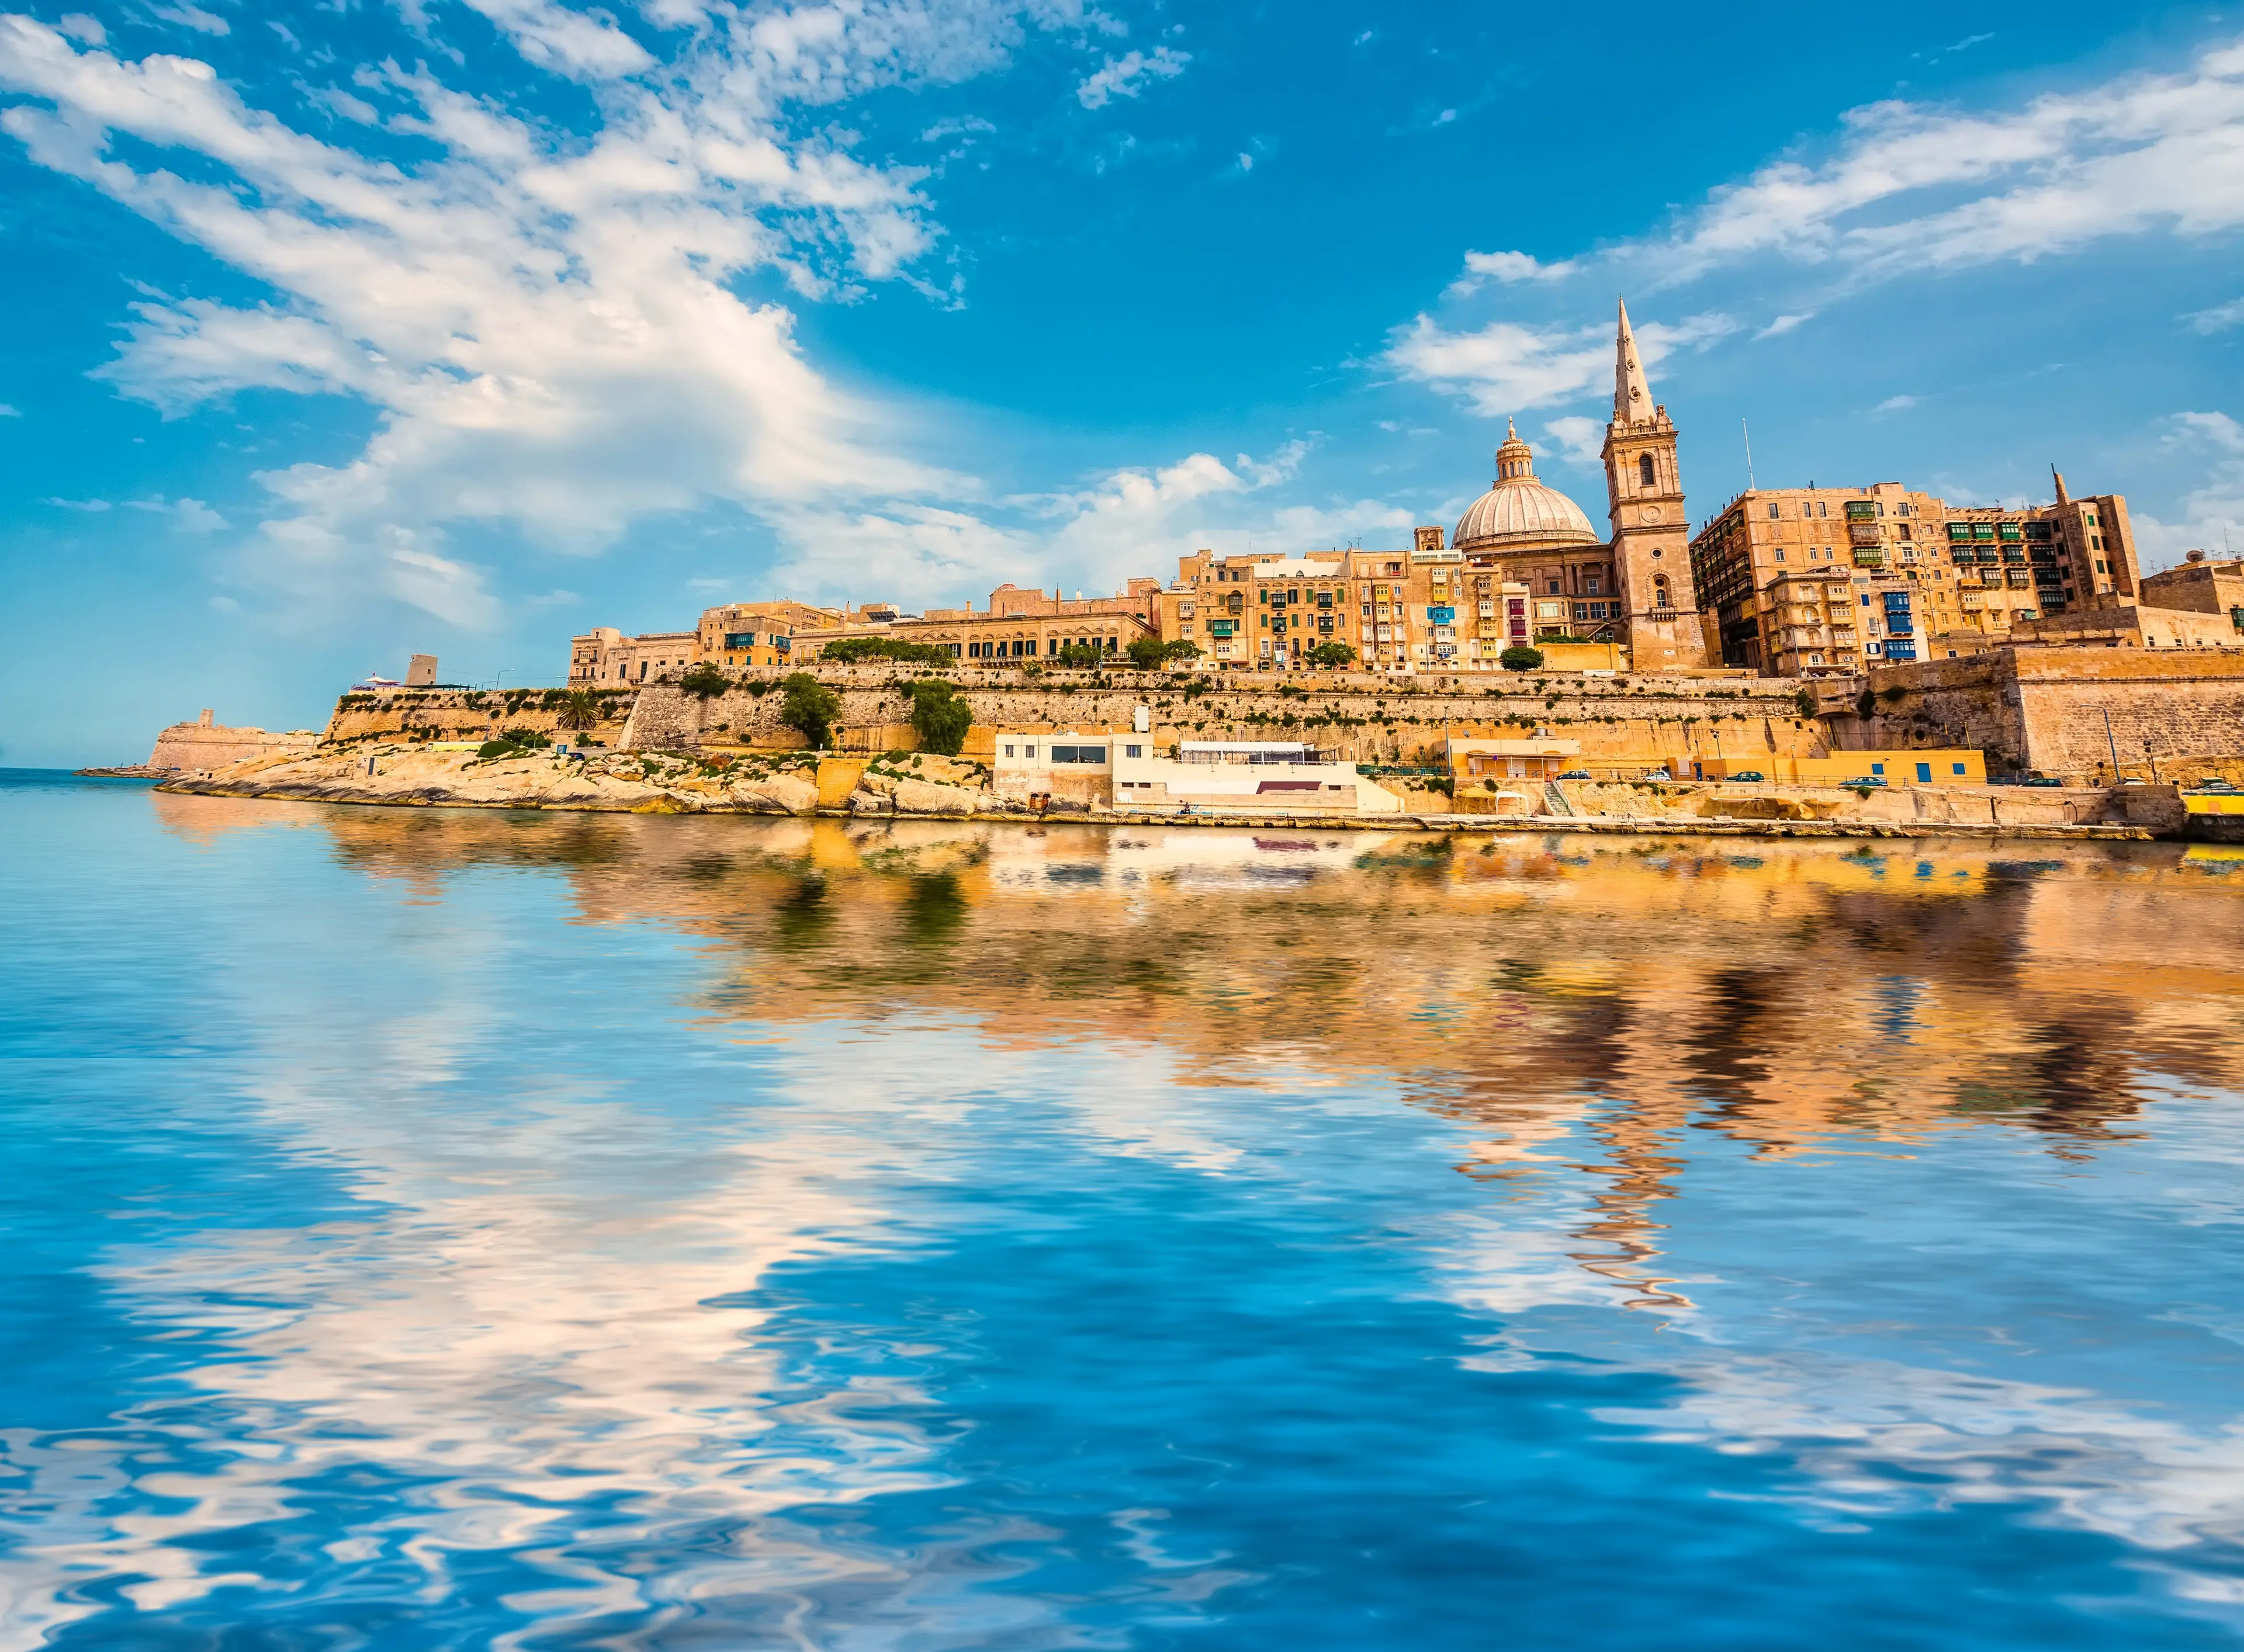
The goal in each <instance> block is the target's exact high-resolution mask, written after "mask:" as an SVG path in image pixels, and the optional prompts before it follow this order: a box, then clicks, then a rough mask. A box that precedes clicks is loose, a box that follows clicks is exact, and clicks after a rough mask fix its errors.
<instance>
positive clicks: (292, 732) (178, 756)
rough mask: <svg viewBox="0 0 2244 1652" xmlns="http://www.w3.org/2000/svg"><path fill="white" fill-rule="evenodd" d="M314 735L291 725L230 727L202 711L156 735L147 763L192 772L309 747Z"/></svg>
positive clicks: (316, 736)
mask: <svg viewBox="0 0 2244 1652" xmlns="http://www.w3.org/2000/svg"><path fill="white" fill-rule="evenodd" d="M318 739H319V736H318V735H315V734H314V733H313V732H312V731H311V730H310V729H308V728H291V729H289V730H288V731H287V732H286V733H285V734H275V733H273V732H272V731H270V730H268V729H264V728H228V727H227V726H226V724H224V723H220V722H213V721H211V714H210V713H209V712H207V711H206V712H205V713H203V714H202V716H201V718H200V720H199V721H195V722H182V723H173V724H172V726H171V727H170V728H166V729H165V730H164V731H163V732H162V733H161V734H159V735H157V736H156V745H155V748H154V749H153V750H152V751H151V752H150V753H149V754H148V767H149V768H175V769H179V770H181V771H182V772H185V773H187V774H196V773H200V772H204V771H207V770H213V769H219V768H226V766H227V765H228V764H230V763H238V762H244V761H246V760H247V759H248V758H252V757H263V756H270V755H278V754H281V753H283V752H291V751H309V750H311V749H312V748H313V746H314V743H315V742H316V741H318Z"/></svg>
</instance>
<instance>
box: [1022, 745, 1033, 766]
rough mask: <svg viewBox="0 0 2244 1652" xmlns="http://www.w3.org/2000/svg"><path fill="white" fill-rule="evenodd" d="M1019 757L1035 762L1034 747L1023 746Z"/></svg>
mask: <svg viewBox="0 0 2244 1652" xmlns="http://www.w3.org/2000/svg"><path fill="white" fill-rule="evenodd" d="M1021 755H1022V756H1024V757H1025V758H1027V759H1029V760H1030V761H1031V762H1035V761H1036V755H1037V748H1035V747H1034V746H1024V747H1022V748H1021Z"/></svg>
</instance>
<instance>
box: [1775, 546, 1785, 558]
mask: <svg viewBox="0 0 2244 1652" xmlns="http://www.w3.org/2000/svg"><path fill="white" fill-rule="evenodd" d="M1776 559H1777V560H1778V561H1779V562H1781V561H1783V560H1784V547H1783V546H1782V545H1779V546H1777V547H1776Z"/></svg>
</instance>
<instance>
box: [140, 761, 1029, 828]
mask: <svg viewBox="0 0 2244 1652" xmlns="http://www.w3.org/2000/svg"><path fill="white" fill-rule="evenodd" d="M922 762H923V766H925V765H928V764H932V765H933V766H934V767H935V770H936V773H937V774H938V775H940V778H939V779H929V780H921V779H917V778H916V777H910V776H900V775H896V774H894V773H890V772H884V771H882V770H878V769H874V770H870V771H869V770H868V768H867V766H866V765H865V764H863V763H862V762H851V763H847V764H844V765H841V766H840V767H841V768H842V772H843V775H845V776H846V777H847V778H846V779H843V783H844V784H845V785H846V784H848V783H849V782H850V781H854V782H855V790H854V791H851V792H847V793H844V794H843V796H846V797H847V804H846V807H847V808H848V812H850V813H852V814H861V815H898V814H903V815H941V816H965V815H977V814H1013V813H1017V812H1019V811H1018V810H1017V808H1016V807H1015V806H1013V805H1010V804H1004V803H1000V802H998V800H997V798H996V797H995V796H991V795H990V793H989V792H987V791H984V790H982V789H978V788H977V787H975V786H973V785H971V784H969V783H959V782H964V781H966V780H968V779H969V778H970V775H971V774H972V773H974V772H975V770H974V768H973V766H972V765H969V764H957V763H952V762H949V761H948V760H946V759H943V758H933V759H923V760H922ZM826 767H828V765H827V764H822V763H819V762H814V761H810V760H802V761H796V760H793V759H787V758H781V759H778V760H764V761H753V760H751V761H735V760H727V759H719V760H713V761H704V760H702V759H700V758H697V757H692V756H686V755H679V754H675V753H671V754H664V755H648V754H612V753H605V752H603V753H597V754H593V755H585V754H584V753H581V752H580V753H577V754H574V755H560V754H558V753H556V752H552V751H535V752H524V753H520V754H517V755H509V756H504V757H498V758H494V759H484V758H482V757H480V756H478V755H476V754H475V753H473V752H465V751H439V750H431V749H429V748H426V747H419V746H403V745H400V746H382V747H375V748H372V749H370V750H369V749H365V748H357V749H352V750H344V751H338V750H334V749H328V750H326V751H321V752H314V753H312V754H310V755H301V754H295V753H285V754H281V755H273V756H263V757H258V758H253V759H250V760H247V761H245V762H240V763H235V764H233V765H230V766H228V767H226V768H220V769H219V770H217V771H215V772H213V773H212V774H209V775H182V776H177V777H175V778H174V779H173V780H172V782H170V784H169V789H172V790H175V791H184V792H195V793H201V794H206V795H213V796H235V797H270V798H293V799H297V800H300V801H303V802H336V803H393V804H404V805H417V806H434V805H449V806H453V807H467V808H477V809H589V810H594V811H599V810H609V811H629V812H639V813H652V814H743V815H808V814H812V813H814V812H816V811H817V809H819V808H820V806H821V796H822V795H823V794H824V793H825V792H826V791H828V790H831V789H832V788H830V787H826V786H823V785H821V782H822V781H823V780H825V779H826V778H828V777H827V776H825V775H822V774H821V770H822V769H823V768H826ZM837 778H840V777H839V776H837ZM836 801H839V800H836ZM826 806H827V807H828V808H829V809H830V808H832V807H833V806H834V804H833V803H832V802H828V804H827V805H826Z"/></svg>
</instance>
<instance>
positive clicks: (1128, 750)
mask: <svg viewBox="0 0 2244 1652" xmlns="http://www.w3.org/2000/svg"><path fill="white" fill-rule="evenodd" d="M1122 755H1124V756H1125V757H1143V756H1144V755H1146V748H1144V747H1143V746H1125V747H1123V748H1122Z"/></svg>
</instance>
